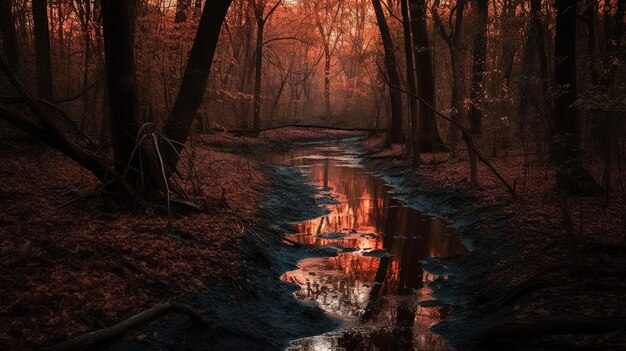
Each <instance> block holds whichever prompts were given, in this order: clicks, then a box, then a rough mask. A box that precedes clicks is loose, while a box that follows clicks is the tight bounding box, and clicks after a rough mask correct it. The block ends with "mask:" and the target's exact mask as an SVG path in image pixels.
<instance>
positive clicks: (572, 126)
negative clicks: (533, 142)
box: [553, 0, 580, 166]
mask: <svg viewBox="0 0 626 351" xmlns="http://www.w3.org/2000/svg"><path fill="white" fill-rule="evenodd" d="M576 3H577V1H576V0H557V1H556V8H557V19H556V39H555V52H554V55H555V61H556V65H555V81H556V88H557V89H558V92H557V93H556V94H554V138H555V140H554V141H553V146H554V157H555V161H556V162H557V164H559V165H560V166H565V165H566V164H568V163H572V166H578V165H579V164H580V150H579V142H580V140H579V136H580V120H579V116H578V113H577V111H576V109H575V108H574V107H572V106H571V105H572V104H573V103H574V102H575V101H576ZM574 164H575V165H574Z"/></svg>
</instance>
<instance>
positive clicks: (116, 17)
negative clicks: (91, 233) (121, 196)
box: [102, 0, 139, 185]
mask: <svg viewBox="0 0 626 351" xmlns="http://www.w3.org/2000/svg"><path fill="white" fill-rule="evenodd" d="M135 5H136V2H135V1H121V2H116V1H113V0H107V1H102V27H103V30H104V52H105V58H106V73H107V74H106V77H107V88H108V98H109V115H110V122H111V123H110V126H111V141H112V144H113V145H112V146H113V156H114V166H115V170H116V171H117V172H118V173H119V174H120V175H121V174H124V173H125V171H126V170H127V168H128V167H129V166H130V167H132V168H133V169H134V170H135V171H133V172H129V173H128V174H127V175H128V176H129V178H130V179H131V180H133V181H136V180H138V179H139V174H138V173H136V172H139V168H138V167H137V164H136V163H137V161H136V158H135V162H133V164H131V159H130V158H131V154H132V153H133V149H134V148H135V141H136V138H137V133H138V132H139V96H138V90H137V81H136V77H135V54H134V53H135V49H134V44H135V35H134V29H135V28H134V27H135V25H134V21H135V16H136V13H135V10H136V8H135ZM133 185H135V184H133Z"/></svg>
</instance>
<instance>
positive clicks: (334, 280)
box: [263, 144, 467, 351]
mask: <svg viewBox="0 0 626 351" xmlns="http://www.w3.org/2000/svg"><path fill="white" fill-rule="evenodd" d="M263 159H264V160H265V161H266V162H268V163H271V164H275V165H281V166H293V167H297V168H299V169H300V170H302V171H303V172H304V173H305V174H306V175H307V176H308V177H309V178H310V179H311V181H312V182H313V183H314V184H316V185H317V186H319V187H320V196H326V197H329V198H331V199H333V201H328V202H329V204H328V205H326V207H327V209H328V212H329V213H328V214H327V215H324V216H322V217H318V218H315V219H312V220H308V221H305V222H302V223H297V224H295V229H296V230H295V232H294V233H290V234H289V235H287V237H286V238H287V239H288V241H291V242H297V243H301V244H306V245H314V246H320V247H327V248H334V249H336V251H337V255H336V256H332V257H321V258H320V257H315V258H306V259H303V260H301V261H300V262H298V268H297V269H296V270H293V271H290V272H286V273H285V274H283V275H282V277H281V279H282V280H283V281H285V282H288V283H291V284H295V285H297V286H299V287H300V289H299V290H298V291H297V292H295V293H294V298H295V299H297V300H299V301H301V302H303V303H309V304H317V305H318V306H319V307H320V308H321V309H322V310H323V311H324V312H325V313H327V314H328V315H330V316H332V317H334V318H337V319H339V320H341V321H342V327H341V328H340V329H339V330H336V331H333V332H329V333H326V334H323V335H318V336H313V337H308V338H303V339H298V340H294V341H292V342H291V344H290V346H289V348H288V350H316V351H317V350H348V351H351V350H418V349H419V350H433V351H438V350H450V348H449V347H448V345H447V344H446V342H445V340H444V339H443V338H441V337H440V336H439V335H437V334H434V333H432V332H431V331H430V327H431V326H433V325H435V324H438V323H439V322H440V321H442V320H444V319H445V318H446V317H447V314H448V308H447V307H446V306H445V305H441V304H438V303H437V302H436V301H434V298H433V297H432V296H431V291H430V290H429V288H428V286H427V285H428V283H429V282H432V281H433V280H435V279H437V278H442V279H445V278H446V277H438V276H435V275H433V274H430V273H428V272H425V271H424V270H423V269H422V263H421V261H422V260H424V259H427V258H432V257H450V256H454V255H462V254H465V253H466V252H467V250H466V249H465V247H464V246H463V244H462V243H461V241H460V240H459V237H458V235H457V233H455V232H454V231H453V230H451V229H449V228H448V227H447V226H446V224H445V223H444V222H442V221H439V220H436V219H433V218H431V217H428V216H425V215H423V214H421V213H420V212H418V211H416V210H414V209H411V208H409V207H407V206H405V204H404V203H403V202H402V201H400V200H397V199H396V198H394V191H393V189H392V187H390V186H389V185H387V184H385V182H384V181H383V180H382V179H380V178H378V177H376V176H374V175H372V174H371V173H369V172H367V171H366V170H365V169H363V167H361V166H360V164H359V162H358V157H357V155H356V153H355V152H353V151H351V149H350V147H349V145H347V144H336V145H312V146H311V145H309V146H301V147H297V148H294V149H292V150H290V151H288V152H285V153H271V154H265V155H264V156H263Z"/></svg>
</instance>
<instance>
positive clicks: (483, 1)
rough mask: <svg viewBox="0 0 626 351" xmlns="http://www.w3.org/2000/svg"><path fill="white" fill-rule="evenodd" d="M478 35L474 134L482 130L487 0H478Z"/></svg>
mask: <svg viewBox="0 0 626 351" xmlns="http://www.w3.org/2000/svg"><path fill="white" fill-rule="evenodd" d="M474 6H475V7H476V9H475V11H476V13H475V16H474V17H475V18H476V27H477V28H476V30H477V32H476V36H475V37H474V51H473V54H472V89H471V91H470V99H471V105H470V110H469V120H470V131H471V133H473V134H480V133H481V132H482V119H483V112H482V110H481V107H480V100H481V99H482V96H483V93H484V91H485V58H486V55H487V12H488V2H487V0H476V1H475V3H474Z"/></svg>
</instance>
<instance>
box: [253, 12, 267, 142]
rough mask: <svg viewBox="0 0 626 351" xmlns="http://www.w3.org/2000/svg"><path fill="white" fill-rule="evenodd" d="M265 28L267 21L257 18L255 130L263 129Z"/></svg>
mask: <svg viewBox="0 0 626 351" xmlns="http://www.w3.org/2000/svg"><path fill="white" fill-rule="evenodd" d="M264 30H265V21H264V20H263V19H262V18H257V32H256V59H255V62H254V67H255V74H254V117H253V123H252V128H253V129H254V130H260V129H261V83H262V82H261V80H262V79H263V71H262V70H263V32H264Z"/></svg>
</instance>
